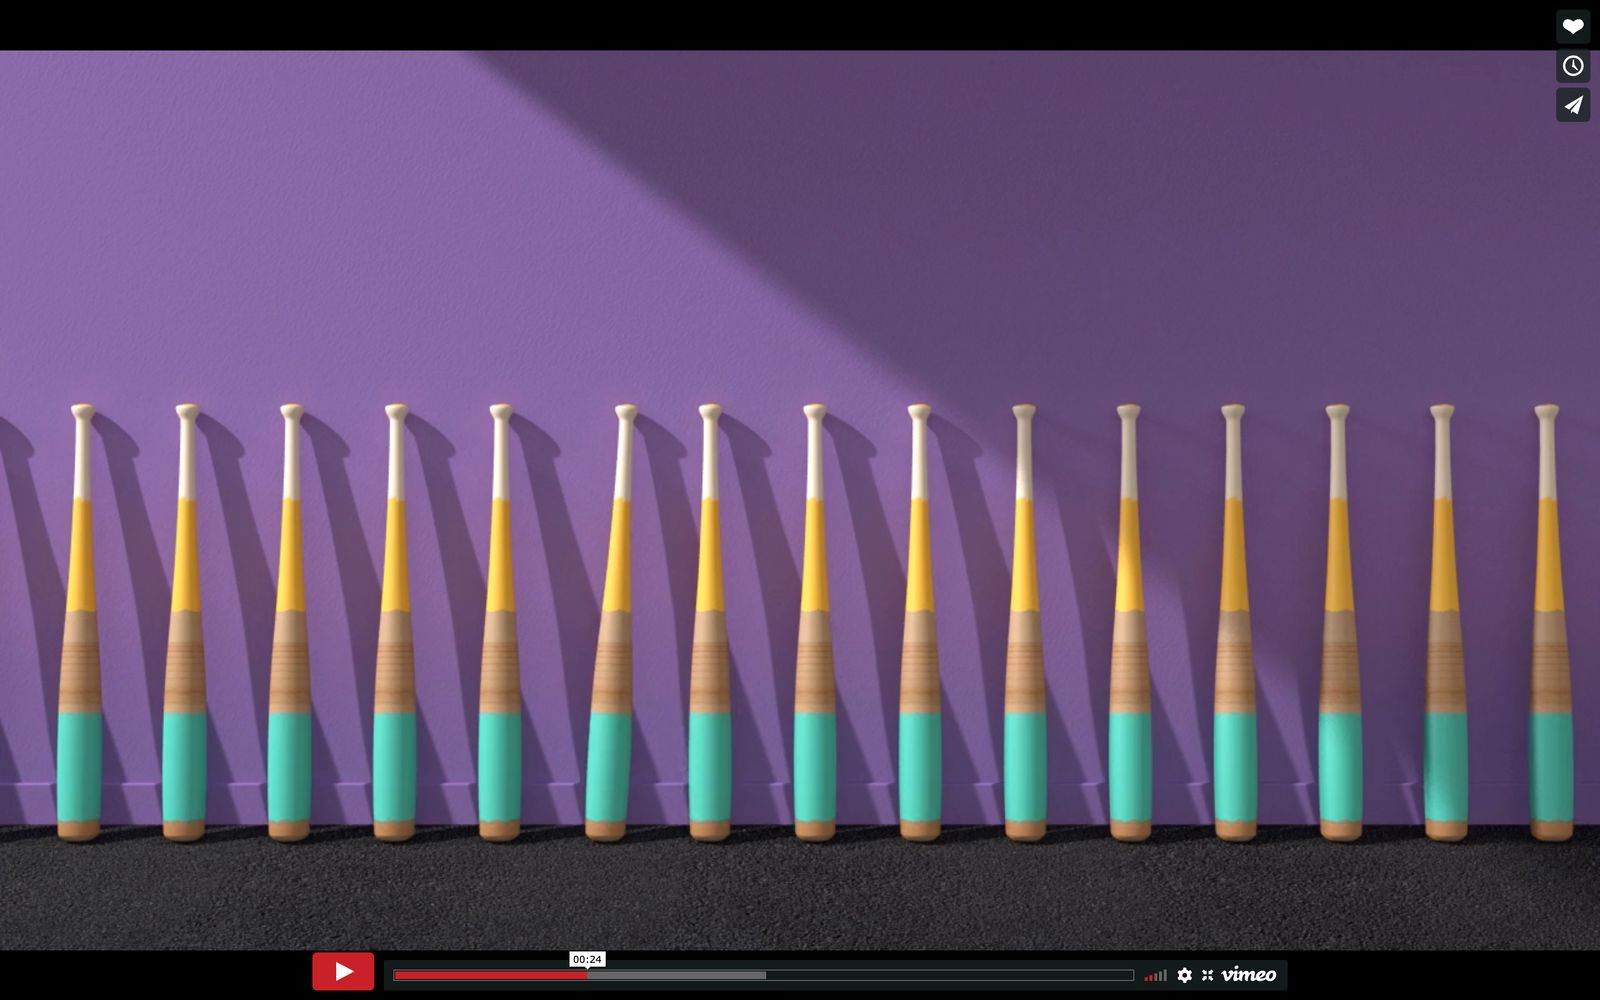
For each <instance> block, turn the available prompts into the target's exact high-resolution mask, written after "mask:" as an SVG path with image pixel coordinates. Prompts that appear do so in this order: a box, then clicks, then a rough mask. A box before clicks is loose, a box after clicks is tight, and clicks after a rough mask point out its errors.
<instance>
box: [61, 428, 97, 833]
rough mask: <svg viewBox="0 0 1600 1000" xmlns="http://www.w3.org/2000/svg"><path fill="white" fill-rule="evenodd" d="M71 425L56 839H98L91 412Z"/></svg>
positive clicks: (95, 621)
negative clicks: (73, 429) (74, 427)
mask: <svg viewBox="0 0 1600 1000" xmlns="http://www.w3.org/2000/svg"><path fill="white" fill-rule="evenodd" d="M72 418H73V420H74V422H75V423H76V424H77V436H76V441H75V444H74V451H73V475H72V551H71V555H70V556H69V558H68V562H67V616H66V626H65V629H64V630H63V631H64V634H63V635H62V639H61V700H60V710H59V714H58V715H57V717H56V723H57V724H56V834H57V835H58V836H60V838H61V839H62V840H70V841H76V842H82V841H88V840H93V839H94V838H96V837H98V836H99V835H100V775H101V766H102V764H101V746H102V741H103V739H104V735H103V723H102V722H101V711H100V710H101V704H100V628H99V620H98V617H97V614H96V611H95V600H94V507H93V505H92V503H91V502H90V494H89V433H90V421H92V420H93V419H94V407H93V406H90V405H89V404H88V403H79V404H78V405H77V406H74V407H73V408H72Z"/></svg>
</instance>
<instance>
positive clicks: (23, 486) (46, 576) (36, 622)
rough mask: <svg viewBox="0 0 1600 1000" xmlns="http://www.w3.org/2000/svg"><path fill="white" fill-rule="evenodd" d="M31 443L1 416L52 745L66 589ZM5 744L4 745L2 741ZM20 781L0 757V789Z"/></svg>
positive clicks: (1, 446)
mask: <svg viewBox="0 0 1600 1000" xmlns="http://www.w3.org/2000/svg"><path fill="white" fill-rule="evenodd" d="M32 458H33V442H31V441H29V440H28V437H27V435H25V434H23V433H22V431H21V430H20V429H19V428H18V427H17V426H16V425H15V424H13V423H11V422H10V421H9V420H0V460H3V461H4V463H5V476H6V489H7V490H8V491H9V492H10V494H11V510H12V513H13V515H14V516H15V517H16V521H17V544H18V546H19V547H20V548H21V550H22V574H23V577H24V579H25V580H26V581H27V584H28V601H29V605H30V608H29V610H30V611H31V612H32V614H33V639H34V649H35V651H36V653H37V662H38V667H39V694H40V697H41V699H42V704H41V705H40V709H39V710H40V712H42V713H43V716H44V718H45V720H46V724H47V725H48V726H49V729H50V745H51V746H52V747H53V746H55V742H56V713H55V711H54V706H53V705H51V704H50V696H51V693H52V692H54V691H55V690H56V689H57V687H58V684H57V682H56V672H55V670H54V669H53V668H52V662H59V658H60V655H61V633H62V626H63V623H64V621H65V620H66V619H65V616H66V606H67V590H66V585H65V584H64V583H63V582H62V579H61V569H60V566H59V564H58V563H57V562H56V556H55V552H54V550H52V549H51V547H50V534H49V532H48V531H46V530H45V517H44V510H43V508H42V507H40V505H39V491H38V489H37V488H36V487H35V486H34V482H33V470H32V469H31V468H30V465H31V460H32ZM0 745H4V744H0ZM20 780H21V774H20V773H18V770H17V768H16V764H15V761H13V760H11V759H10V758H9V757H7V758H0V788H10V789H13V790H15V788H16V783H17V782H18V781H20ZM0 814H5V815H16V816H20V815H22V805H21V802H20V801H13V802H0Z"/></svg>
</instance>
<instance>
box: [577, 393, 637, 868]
mask: <svg viewBox="0 0 1600 1000" xmlns="http://www.w3.org/2000/svg"><path fill="white" fill-rule="evenodd" d="M638 415H639V408H638V407H637V406H634V405H633V404H631V403H623V404H622V405H621V406H618V407H617V478H616V490H615V492H614V493H613V494H612V496H613V499H612V501H611V546H610V549H609V551H608V552H607V555H606V589H605V596H604V598H603V600H602V602H601V605H600V639H599V641H598V642H597V643H596V644H595V654H594V693H593V696H592V699H591V701H590V704H589V758H588V762H587V765H586V767H585V772H584V774H585V779H584V805H583V816H584V823H583V826H584V833H585V834H586V835H587V836H588V837H589V839H590V840H597V841H613V840H621V839H622V836H623V834H624V833H626V832H627V829H628V765H629V757H630V755H631V753H632V749H633V583H632V567H633V548H632V544H631V539H630V534H631V522H632V508H633V419H634V417H636V416H638Z"/></svg>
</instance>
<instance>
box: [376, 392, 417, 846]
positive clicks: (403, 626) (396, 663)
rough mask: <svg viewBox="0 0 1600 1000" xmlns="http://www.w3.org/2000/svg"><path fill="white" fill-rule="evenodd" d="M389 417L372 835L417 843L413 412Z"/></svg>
mask: <svg viewBox="0 0 1600 1000" xmlns="http://www.w3.org/2000/svg"><path fill="white" fill-rule="evenodd" d="M409 412H411V411H410V408H409V407H407V406H406V405H405V404H403V403H391V404H389V405H388V406H386V407H384V413H386V414H388V416H389V502H388V507H387V514H386V516H385V519H384V520H385V524H384V543H383V604H382V608H381V613H380V615H379V617H378V663H377V677H376V680H375V681H374V684H373V721H372V835H373V836H374V837H376V838H377V839H379V840H384V841H402V840H410V839H411V836H412V834H414V833H416V832H417V678H416V655H415V651H414V649H413V647H412V644H411V572H410V564H409V562H408V560H407V556H406V414H407V413H409Z"/></svg>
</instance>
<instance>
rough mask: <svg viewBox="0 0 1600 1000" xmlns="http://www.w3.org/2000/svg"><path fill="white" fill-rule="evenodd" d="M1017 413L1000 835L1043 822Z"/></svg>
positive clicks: (1026, 449)
mask: <svg viewBox="0 0 1600 1000" xmlns="http://www.w3.org/2000/svg"><path fill="white" fill-rule="evenodd" d="M1011 412H1012V414H1013V415H1014V416H1015V417H1016V418H1017V506H1016V514H1015V516H1014V521H1013V527H1012V540H1011V621H1010V627H1009V631H1008V635H1007V638H1006V688H1005V691H1006V697H1005V760H1004V768H1003V772H1002V778H1003V780H1004V783H1005V819H1006V836H1007V837H1010V838H1011V839H1012V840H1019V841H1033V840H1038V839H1040V838H1041V837H1043V836H1044V828H1045V797H1046V796H1045V787H1046V784H1045V769H1046V754H1045V724H1044V639H1043V635H1042V633H1041V631H1040V627H1039V563H1038V550H1037V546H1036V544H1035V540H1034V524H1033V414H1034V406H1033V405H1032V404H1031V403H1021V404H1019V405H1017V406H1013V407H1012V408H1011Z"/></svg>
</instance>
